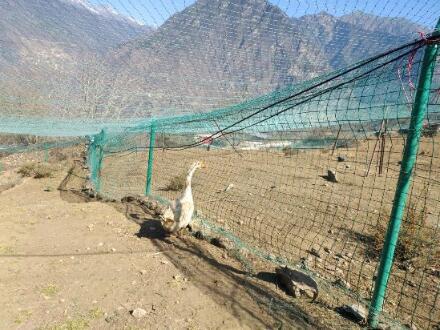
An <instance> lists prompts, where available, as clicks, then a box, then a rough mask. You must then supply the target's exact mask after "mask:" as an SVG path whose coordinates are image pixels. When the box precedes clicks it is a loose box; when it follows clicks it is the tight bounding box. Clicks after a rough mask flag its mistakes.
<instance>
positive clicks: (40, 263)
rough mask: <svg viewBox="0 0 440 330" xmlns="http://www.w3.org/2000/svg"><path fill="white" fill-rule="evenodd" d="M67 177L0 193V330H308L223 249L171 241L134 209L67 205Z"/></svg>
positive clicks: (190, 241)
mask: <svg viewBox="0 0 440 330" xmlns="http://www.w3.org/2000/svg"><path fill="white" fill-rule="evenodd" d="M3 175H6V174H5V173H3ZM65 175H66V172H65V171H58V172H57V173H56V174H55V176H54V177H53V178H47V179H40V180H36V179H24V180H21V181H17V185H16V186H14V187H12V188H9V189H7V190H4V191H2V192H0V292H1V294H0V306H2V308H1V309H0V329H86V328H92V329H267V328H280V327H283V329H286V328H308V327H310V322H312V320H310V319H308V318H307V316H305V315H306V314H305V313H302V312H300V310H295V311H293V312H292V311H291V310H290V311H289V310H288V309H284V308H277V303H276V301H277V300H276V299H275V300H274V298H276V295H277V294H280V291H279V290H277V293H275V295H274V293H273V292H272V291H271V290H276V287H275V286H273V285H272V286H271V289H269V288H268V287H265V286H258V285H257V284H256V283H255V281H254V280H251V279H249V278H248V277H247V275H246V273H245V272H243V271H242V270H240V267H241V265H240V263H238V262H237V261H235V260H233V259H232V258H228V257H227V256H225V255H223V256H222V253H224V252H223V251H222V250H221V249H218V248H216V247H212V246H201V245H200V244H202V243H200V242H197V241H196V240H195V239H193V238H187V241H185V239H183V240H180V239H165V240H164V239H162V238H160V228H159V227H158V223H157V221H155V220H153V219H148V218H143V217H144V216H145V215H142V214H140V213H137V210H135V209H130V208H129V207H128V206H124V205H121V204H118V205H116V203H115V205H112V204H104V203H99V202H84V201H81V199H80V198H76V199H75V198H68V196H67V195H66V194H62V193H61V194H60V191H58V190H57V187H58V185H59V184H60V182H61V181H62V180H63V178H64V177H65ZM158 233H159V234H158ZM207 245H209V244H207ZM222 258H223V259H225V260H226V261H225V263H219V262H218V261H217V260H219V259H220V260H221V259H222ZM272 302H273V303H272ZM266 303H267V304H269V305H270V304H271V303H272V306H269V308H268V307H267V304H266ZM136 308H142V309H143V310H145V311H146V315H145V316H144V317H142V318H140V319H137V318H135V317H134V316H133V315H131V313H130V311H132V310H133V309H136Z"/></svg>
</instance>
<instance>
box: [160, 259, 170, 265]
mask: <svg viewBox="0 0 440 330" xmlns="http://www.w3.org/2000/svg"><path fill="white" fill-rule="evenodd" d="M160 263H161V264H162V265H168V261H166V260H161V261H160Z"/></svg>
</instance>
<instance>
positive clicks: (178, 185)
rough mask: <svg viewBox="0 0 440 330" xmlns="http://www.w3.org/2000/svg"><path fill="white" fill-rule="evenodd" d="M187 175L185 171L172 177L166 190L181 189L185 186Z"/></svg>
mask: <svg viewBox="0 0 440 330" xmlns="http://www.w3.org/2000/svg"><path fill="white" fill-rule="evenodd" d="M185 182H186V175H185V174H184V173H182V174H180V175H176V176H175V177H172V178H171V180H170V182H169V183H168V185H167V186H166V187H165V190H168V191H180V190H182V189H183V188H184V187H185Z"/></svg>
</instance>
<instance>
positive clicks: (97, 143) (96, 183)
mask: <svg viewBox="0 0 440 330" xmlns="http://www.w3.org/2000/svg"><path fill="white" fill-rule="evenodd" d="M104 140H105V131H104V130H102V131H101V132H100V133H99V134H96V135H94V136H93V137H92V138H91V139H90V144H89V152H88V154H89V158H90V161H89V163H90V165H89V166H90V180H91V182H92V184H93V187H94V188H95V191H96V192H97V193H99V192H100V190H101V168H102V159H103V157H104V149H103V144H104Z"/></svg>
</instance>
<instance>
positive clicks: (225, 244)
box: [211, 237, 234, 250]
mask: <svg viewBox="0 0 440 330" xmlns="http://www.w3.org/2000/svg"><path fill="white" fill-rule="evenodd" d="M211 244H212V245H215V246H217V247H219V248H221V249H225V250H231V249H233V248H234V243H233V242H232V241H231V240H229V239H227V238H226V237H214V238H213V239H211Z"/></svg>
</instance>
